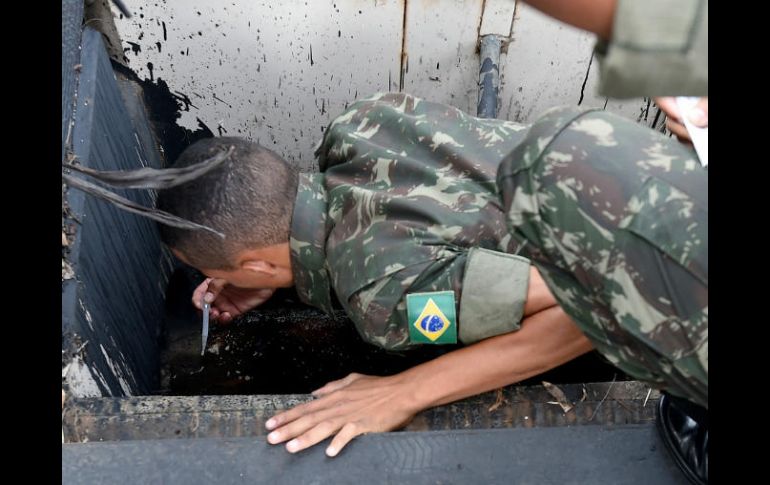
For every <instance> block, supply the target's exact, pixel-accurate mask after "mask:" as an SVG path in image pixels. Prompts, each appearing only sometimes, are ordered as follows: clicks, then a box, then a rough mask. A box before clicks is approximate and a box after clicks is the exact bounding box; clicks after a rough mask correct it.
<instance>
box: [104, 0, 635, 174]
mask: <svg viewBox="0 0 770 485" xmlns="http://www.w3.org/2000/svg"><path fill="white" fill-rule="evenodd" d="M503 1H504V0H503ZM125 3H126V4H127V5H128V7H129V8H130V9H131V11H132V12H134V16H133V17H132V18H131V19H118V20H116V24H117V27H118V30H119V32H120V36H121V39H122V41H123V44H124V48H126V49H127V51H126V57H127V58H128V59H129V65H130V67H131V68H133V69H134V70H135V71H136V72H137V74H138V75H139V76H140V77H143V78H150V77H151V76H152V78H154V79H157V78H162V79H164V80H165V81H166V82H167V83H168V84H169V86H170V88H171V91H172V92H174V91H176V92H178V93H179V94H180V95H184V96H187V97H188V98H189V100H190V102H191V105H190V106H189V108H188V109H189V111H184V112H183V113H182V117H181V119H180V124H181V125H182V126H185V127H187V128H191V129H195V128H197V127H198V121H197V120H198V119H200V120H201V121H202V122H203V123H205V124H206V125H207V126H208V127H209V128H210V129H211V130H212V131H213V132H214V133H215V134H227V135H237V136H246V137H248V138H250V139H252V140H255V141H258V142H259V143H261V144H263V145H265V146H268V147H270V148H272V149H274V150H275V151H276V152H278V153H279V154H281V155H283V156H284V157H286V158H287V159H289V160H293V161H295V162H296V163H298V164H299V165H300V166H301V167H303V168H305V169H312V168H315V167H316V164H315V161H314V159H313V148H314V146H315V145H316V144H317V142H318V141H319V140H320V138H321V135H322V130H323V129H325V127H326V126H327V125H328V123H329V121H330V120H331V119H332V118H333V117H334V116H336V115H337V114H339V113H340V112H341V111H342V110H343V109H345V107H346V106H348V105H349V104H350V103H352V102H353V101H355V99H358V98H361V97H364V96H367V95H369V94H371V93H373V92H376V91H386V90H392V91H398V90H399V89H402V90H404V91H406V92H410V93H412V94H415V95H417V96H421V97H425V98H428V99H430V100H433V101H439V102H444V103H448V104H452V105H453V106H456V107H458V108H460V109H463V110H465V111H467V112H469V113H471V114H475V110H476V103H477V82H478V54H477V52H476V49H477V39H478V32H479V28H480V23H481V19H482V15H483V7H484V5H485V2H484V1H483V0H408V1H404V0H402V1H396V0H368V1H364V0H312V1H311V0H308V1H297V0H290V1H285V2H278V1H272V2H271V1H255V0H230V1H226V0H167V1H161V0H158V1H154V2H145V1H144V0H126V1H125ZM486 4H487V5H488V6H492V5H495V12H503V13H502V14H498V15H511V14H512V11H513V9H508V10H506V9H505V8H504V7H505V5H504V4H502V7H500V6H499V5H501V1H500V0H497V1H494V0H486ZM405 10H406V12H405ZM491 11H492V9H491V7H490V9H489V10H488V11H487V19H486V20H485V26H486V25H487V21H488V17H489V14H490V13H491ZM515 11H516V13H515V16H513V18H511V20H510V21H506V22H497V23H498V24H501V25H503V26H505V25H512V29H511V34H512V40H511V43H510V45H509V47H508V52H507V55H504V56H503V58H502V59H501V64H502V65H501V75H502V78H501V82H502V85H501V93H500V99H501V109H500V114H499V117H500V118H506V119H510V120H516V121H523V122H526V121H530V120H532V119H533V118H534V117H535V116H537V115H538V114H539V113H541V112H542V111H544V110H545V109H547V108H549V107H551V106H554V105H557V104H577V103H578V101H579V99H580V96H581V89H582V88H583V84H584V82H585V84H586V86H585V89H582V92H583V93H584V95H583V101H582V104H583V105H586V106H603V105H604V104H605V101H606V100H605V99H604V98H599V97H597V96H596V94H595V91H596V89H595V85H596V79H595V77H596V72H597V69H593V68H592V69H590V71H589V69H588V65H589V61H590V59H591V50H592V48H593V42H594V41H593V36H591V35H588V34H584V33H581V32H578V31H576V30H575V29H572V28H569V27H567V26H564V25H563V24H559V23H557V22H555V21H553V20H551V19H549V18H547V17H545V16H543V15H541V14H539V13H538V12H536V11H534V10H533V9H531V8H529V7H527V6H525V5H523V4H521V3H520V4H519V5H516V10H515ZM405 14H406V15H405ZM164 25H165V30H164ZM404 32H406V34H405V37H404ZM130 43H134V44H136V45H137V46H138V49H137V48H136V47H135V46H132V45H131V44H130ZM132 47H133V48H132ZM402 49H403V50H402ZM311 50H312V56H311ZM148 63H152V73H151V71H150V69H149V68H148ZM592 67H593V66H592ZM586 73H588V78H586ZM646 105H647V103H646V102H644V101H643V100H633V101H626V102H623V103H617V102H612V101H610V102H609V103H608V104H607V109H609V110H612V111H615V112H618V113H621V114H623V115H626V116H629V117H631V118H633V119H637V117H638V115H639V113H641V112H642V109H643V108H644V107H645V106H646Z"/></svg>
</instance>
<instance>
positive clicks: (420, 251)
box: [291, 93, 529, 350]
mask: <svg viewBox="0 0 770 485" xmlns="http://www.w3.org/2000/svg"><path fill="white" fill-rule="evenodd" d="M526 131H527V128H526V127H525V126H523V125H520V124H517V123H513V122H510V121H504V120H486V119H478V118H474V117H472V116H469V115H467V114H465V113H463V112H461V111H459V110H457V109H455V108H452V107H449V106H445V105H441V104H436V103H430V102H427V101H424V100H421V99H418V98H415V97H412V96H409V95H406V94H401V93H384V94H378V95H375V96H373V97H371V98H369V99H366V100H363V101H359V102H357V103H355V104H354V105H352V106H351V107H350V108H349V109H348V110H346V111H345V112H344V113H343V114H342V115H341V116H339V117H337V118H336V119H335V120H333V121H332V123H331V124H330V125H329V128H328V129H327V130H326V132H325V136H324V137H323V140H322V141H321V144H320V146H319V148H318V150H317V151H316V156H317V157H318V161H319V166H320V169H321V171H322V172H323V173H318V174H302V175H301V176H300V183H299V188H298V193H297V198H296V202H295V208H294V215H293V220H292V229H291V256H292V266H293V272H294V279H295V284H296V287H297V290H298V293H299V295H300V298H301V299H302V300H303V301H304V302H305V303H308V304H310V305H313V306H316V307H318V308H321V309H323V310H326V311H331V309H332V296H331V295H332V293H331V292H332V291H334V293H335V294H336V296H337V299H338V301H339V302H340V304H341V305H342V306H343V307H344V309H345V310H346V312H347V314H348V316H349V317H350V318H351V319H352V320H353V322H354V323H355V325H356V327H357V329H358V331H359V333H360V334H361V336H362V337H363V338H364V339H365V340H366V341H368V342H370V343H373V344H375V345H378V346H380V347H384V348H387V349H391V350H400V349H405V348H409V347H410V346H412V345H413V342H411V341H410V336H409V324H410V323H414V322H409V321H408V319H407V305H406V296H407V295H408V294H414V293H419V292H434V291H452V292H453V293H454V301H455V305H456V308H455V309H454V310H455V314H456V315H457V337H458V339H459V341H460V342H462V343H465V344H469V343H472V342H476V341H478V340H481V339H484V338H487V337H490V336H494V335H499V334H503V333H507V332H510V331H513V330H517V329H518V328H519V323H520V320H521V317H522V313H523V307H524V302H525V300H526V292H527V286H528V283H529V260H527V259H525V258H522V257H520V256H516V255H515V253H516V252H517V246H516V243H515V242H513V240H512V238H511V237H510V236H509V234H508V231H507V229H506V221H505V214H504V212H503V210H502V207H501V203H500V200H499V192H498V190H497V185H496V182H495V174H496V170H497V166H498V165H499V163H500V161H501V160H502V159H503V157H504V156H505V155H506V154H507V153H509V152H510V151H511V150H512V149H513V148H514V147H515V146H516V145H517V143H518V142H519V141H520V140H521V139H522V138H523V137H524V135H525V134H526Z"/></svg>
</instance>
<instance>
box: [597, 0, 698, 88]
mask: <svg viewBox="0 0 770 485" xmlns="http://www.w3.org/2000/svg"><path fill="white" fill-rule="evenodd" d="M595 54H596V57H597V59H598V60H599V65H600V84H599V92H600V93H601V94H602V95H604V96H611V97H616V98H631V97H636V96H675V95H690V96H708V0H680V1H676V2H672V1H671V0H647V1H644V2H640V1H639V0H619V1H618V6H617V10H616V12H615V23H614V26H613V33H612V40H611V41H610V42H602V41H600V42H598V43H597V45H596V51H595Z"/></svg>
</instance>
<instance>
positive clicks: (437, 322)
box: [420, 315, 444, 332]
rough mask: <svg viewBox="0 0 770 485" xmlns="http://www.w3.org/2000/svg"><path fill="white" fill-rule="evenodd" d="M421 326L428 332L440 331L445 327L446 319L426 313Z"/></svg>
mask: <svg viewBox="0 0 770 485" xmlns="http://www.w3.org/2000/svg"><path fill="white" fill-rule="evenodd" d="M420 326H421V327H422V329H423V330H425V331H427V332H438V331H439V330H441V329H442V328H444V321H443V320H442V319H440V318H439V317H438V316H436V315H426V316H425V318H423V319H422V320H421V321H420Z"/></svg>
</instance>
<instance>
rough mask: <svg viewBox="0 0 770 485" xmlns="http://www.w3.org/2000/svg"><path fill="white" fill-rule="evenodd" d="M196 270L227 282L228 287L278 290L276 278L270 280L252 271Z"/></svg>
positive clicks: (241, 269)
mask: <svg viewBox="0 0 770 485" xmlns="http://www.w3.org/2000/svg"><path fill="white" fill-rule="evenodd" d="M196 269H197V270H198V271H200V272H201V273H203V274H204V275H206V276H207V277H209V278H214V279H222V280H225V281H226V282H227V284H228V285H231V286H235V287H238V288H243V289H265V288H272V289H275V288H278V286H276V281H275V278H269V277H267V276H266V275H265V274H263V273H259V272H256V271H252V270H250V269H246V268H238V269H233V270H221V269H204V268H196Z"/></svg>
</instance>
